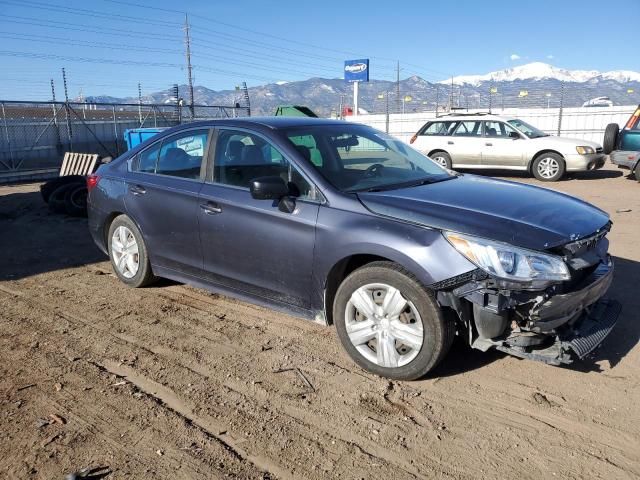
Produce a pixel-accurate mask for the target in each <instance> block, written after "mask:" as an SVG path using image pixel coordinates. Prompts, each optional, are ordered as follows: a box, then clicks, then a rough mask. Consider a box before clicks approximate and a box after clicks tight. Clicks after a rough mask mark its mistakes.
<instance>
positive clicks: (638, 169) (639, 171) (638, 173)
mask: <svg viewBox="0 0 640 480" xmlns="http://www.w3.org/2000/svg"><path fill="white" fill-rule="evenodd" d="M634 175H635V177H636V180H637V181H638V182H640V162H638V164H637V165H636V169H635V170H634Z"/></svg>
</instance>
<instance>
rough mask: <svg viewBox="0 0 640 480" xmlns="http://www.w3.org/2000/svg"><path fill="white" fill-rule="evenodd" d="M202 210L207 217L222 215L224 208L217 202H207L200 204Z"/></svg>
mask: <svg viewBox="0 0 640 480" xmlns="http://www.w3.org/2000/svg"><path fill="white" fill-rule="evenodd" d="M200 208H201V209H202V210H204V213H206V214H207V215H216V214H218V213H222V207H220V205H218V204H217V203H215V202H207V203H202V204H200Z"/></svg>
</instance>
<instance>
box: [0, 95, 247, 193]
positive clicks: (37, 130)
mask: <svg viewBox="0 0 640 480" xmlns="http://www.w3.org/2000/svg"><path fill="white" fill-rule="evenodd" d="M246 113H247V109H246V108H245V107H228V106H209V105H195V106H194V107H193V108H191V107H190V106H180V105H175V104H167V105H148V104H146V105H145V104H142V105H137V104H106V103H102V104H100V103H92V104H88V103H66V102H18V101H0V131H1V134H0V183H7V182H10V181H17V180H23V179H37V178H47V177H51V176H52V175H55V174H56V172H57V171H58V169H59V168H60V165H61V163H62V159H63V157H64V153H65V152H81V153H97V154H98V155H100V156H101V157H106V156H109V157H114V158H115V157H117V156H118V155H120V154H121V153H123V152H124V151H125V150H126V145H125V142H124V131H125V130H126V129H129V128H144V127H171V126H174V125H178V124H180V123H185V122H192V121H197V120H206V119H212V118H228V117H238V116H244V115H246Z"/></svg>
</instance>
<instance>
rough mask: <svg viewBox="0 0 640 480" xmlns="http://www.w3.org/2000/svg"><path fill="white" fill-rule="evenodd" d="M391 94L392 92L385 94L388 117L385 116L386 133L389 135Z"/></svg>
mask: <svg viewBox="0 0 640 480" xmlns="http://www.w3.org/2000/svg"><path fill="white" fill-rule="evenodd" d="M389 93H391V92H386V93H385V94H384V97H385V98H386V100H387V102H386V103H387V105H386V107H387V108H386V116H385V132H387V133H389Z"/></svg>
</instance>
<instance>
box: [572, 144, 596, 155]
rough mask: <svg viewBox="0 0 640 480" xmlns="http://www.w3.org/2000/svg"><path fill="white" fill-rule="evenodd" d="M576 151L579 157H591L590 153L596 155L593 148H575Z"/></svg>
mask: <svg viewBox="0 0 640 480" xmlns="http://www.w3.org/2000/svg"><path fill="white" fill-rule="evenodd" d="M576 151H577V152H578V153H579V154H580V155H591V154H592V153H596V151H595V150H594V149H593V147H587V146H584V147H576Z"/></svg>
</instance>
